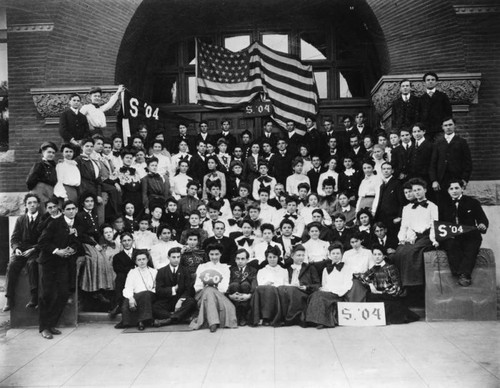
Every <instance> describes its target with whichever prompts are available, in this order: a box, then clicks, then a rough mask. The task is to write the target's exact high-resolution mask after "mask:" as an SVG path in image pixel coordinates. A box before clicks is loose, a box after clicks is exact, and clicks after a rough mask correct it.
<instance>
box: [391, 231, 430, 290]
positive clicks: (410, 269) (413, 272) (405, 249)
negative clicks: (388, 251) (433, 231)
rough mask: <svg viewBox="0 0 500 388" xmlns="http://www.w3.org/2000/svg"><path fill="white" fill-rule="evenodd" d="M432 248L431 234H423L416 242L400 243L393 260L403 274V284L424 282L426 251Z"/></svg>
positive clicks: (410, 284) (409, 284) (414, 284)
mask: <svg viewBox="0 0 500 388" xmlns="http://www.w3.org/2000/svg"><path fill="white" fill-rule="evenodd" d="M430 249H432V243H431V240H430V239H429V236H422V237H421V238H419V239H418V240H417V241H415V244H404V245H399V246H398V248H397V249H396V253H394V256H392V260H393V262H394V264H395V265H396V267H397V268H398V270H399V273H400V274H401V283H403V286H420V285H422V284H424V252H426V251H428V250H430Z"/></svg>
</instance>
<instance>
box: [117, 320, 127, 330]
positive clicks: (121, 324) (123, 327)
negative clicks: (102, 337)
mask: <svg viewBox="0 0 500 388" xmlns="http://www.w3.org/2000/svg"><path fill="white" fill-rule="evenodd" d="M115 329H125V325H124V324H123V322H122V321H120V322H118V323H117V324H116V325H115Z"/></svg>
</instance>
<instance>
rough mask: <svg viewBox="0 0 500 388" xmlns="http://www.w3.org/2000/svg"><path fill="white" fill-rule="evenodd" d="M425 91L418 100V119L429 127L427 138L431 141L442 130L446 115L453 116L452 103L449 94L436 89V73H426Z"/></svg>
mask: <svg viewBox="0 0 500 388" xmlns="http://www.w3.org/2000/svg"><path fill="white" fill-rule="evenodd" d="M423 81H424V83H425V88H426V90H425V93H424V94H423V95H422V96H420V98H419V100H418V111H417V121H420V122H422V123H424V125H425V126H426V127H427V132H426V134H425V136H426V138H427V139H428V140H430V141H431V142H433V141H434V139H435V138H436V136H437V135H439V134H440V133H441V132H442V129H441V124H442V122H443V120H444V118H445V117H451V116H452V110H451V104H450V100H449V99H448V96H447V95H446V94H445V93H443V92H441V91H439V90H436V84H437V81H439V78H438V76H437V74H436V73H434V72H433V71H429V72H427V73H425V74H424V77H423Z"/></svg>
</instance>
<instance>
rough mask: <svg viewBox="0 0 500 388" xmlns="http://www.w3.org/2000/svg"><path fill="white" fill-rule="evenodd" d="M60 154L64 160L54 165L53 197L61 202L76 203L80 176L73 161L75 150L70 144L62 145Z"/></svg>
mask: <svg viewBox="0 0 500 388" xmlns="http://www.w3.org/2000/svg"><path fill="white" fill-rule="evenodd" d="M61 152H62V155H63V158H64V159H63V160H60V161H59V163H58V164H57V165H56V174H57V183H56V185H55V186H54V195H55V196H56V197H58V198H61V200H62V201H66V200H70V201H73V202H75V203H78V189H79V187H80V183H81V176H80V170H79V169H78V166H77V164H76V161H74V160H73V158H74V156H75V149H74V148H73V146H72V145H71V144H63V145H62V146H61Z"/></svg>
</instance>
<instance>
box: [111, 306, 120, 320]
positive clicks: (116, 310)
mask: <svg viewBox="0 0 500 388" xmlns="http://www.w3.org/2000/svg"><path fill="white" fill-rule="evenodd" d="M120 312H121V311H120V306H115V307H114V308H113V309H111V310H109V312H108V317H109V319H114V318H116V316H117V315H118V314H120Z"/></svg>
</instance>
